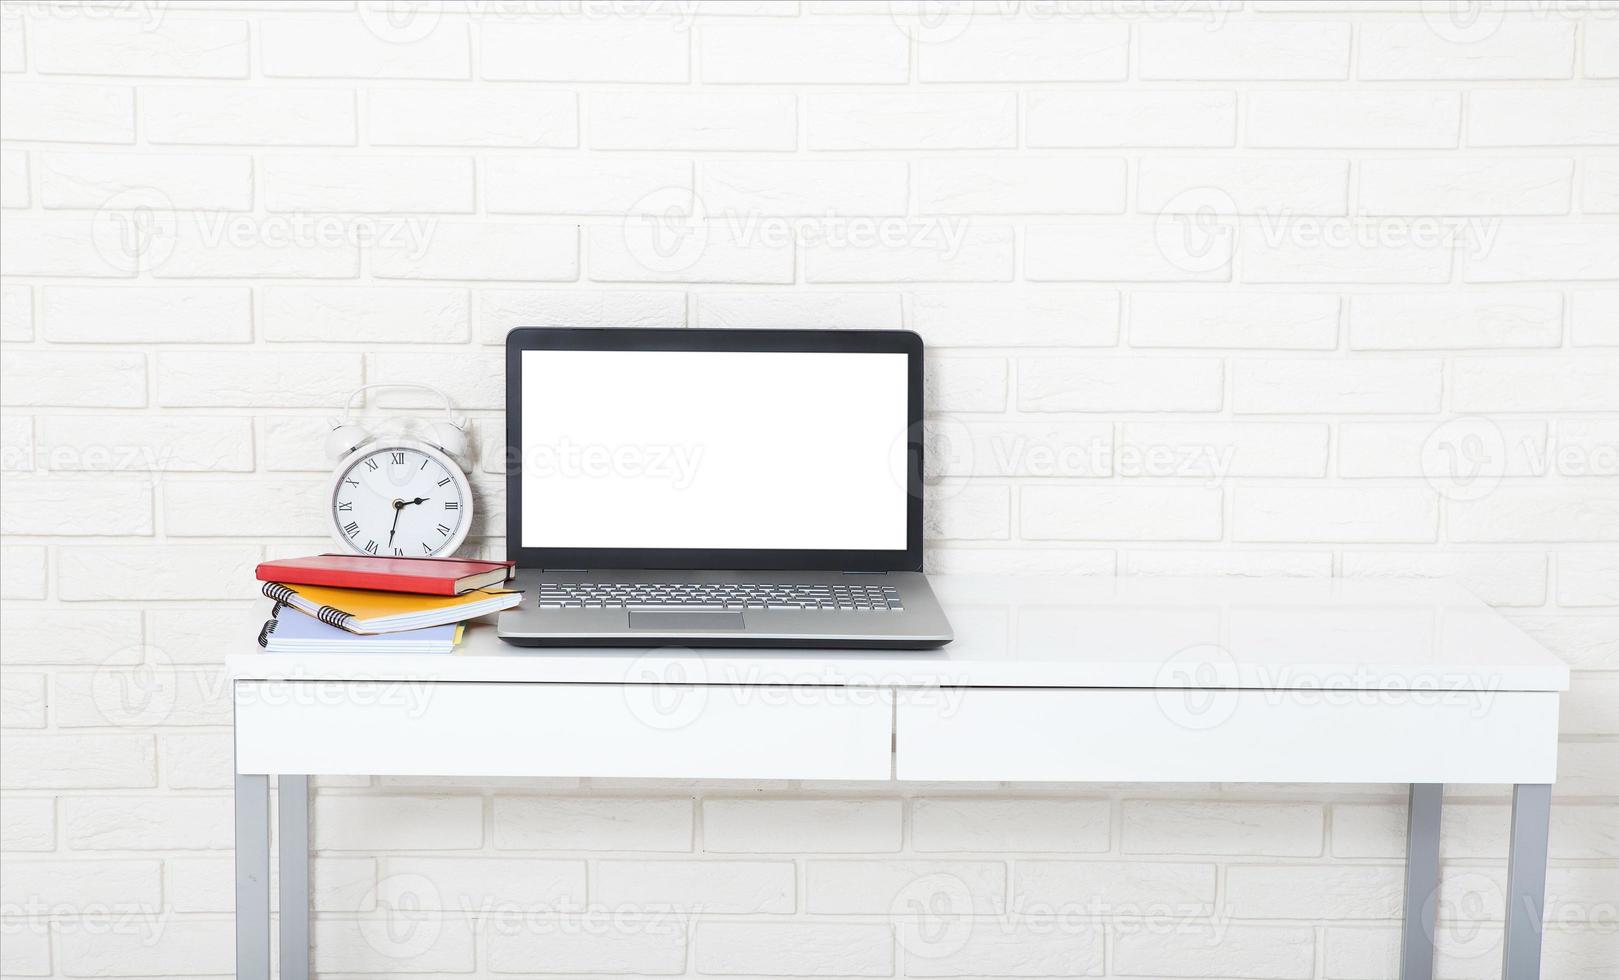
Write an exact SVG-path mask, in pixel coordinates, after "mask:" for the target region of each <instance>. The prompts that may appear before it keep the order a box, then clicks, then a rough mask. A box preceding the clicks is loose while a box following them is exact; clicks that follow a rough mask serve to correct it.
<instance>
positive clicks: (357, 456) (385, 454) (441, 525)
mask: <svg viewBox="0 0 1619 980" xmlns="http://www.w3.org/2000/svg"><path fill="white" fill-rule="evenodd" d="M372 388H416V389H421V390H425V391H431V392H433V393H434V394H436V395H438V396H439V397H440V398H442V399H443V400H444V418H443V419H441V420H438V421H433V422H424V424H423V429H424V432H423V433H422V435H421V438H407V437H404V436H389V435H381V434H377V433H375V432H373V431H372V430H371V429H368V428H366V427H365V426H363V425H361V424H360V423H358V422H354V421H351V420H350V418H349V413H350V412H351V411H352V410H353V407H354V399H355V398H356V397H357V396H359V395H361V394H363V393H364V392H366V391H368V390H370V389H372ZM331 426H332V429H331V431H330V432H329V433H327V436H326V454H327V456H328V458H330V459H331V460H332V461H333V463H334V464H336V468H335V469H334V471H333V472H332V481H331V487H330V492H329V493H328V494H327V501H326V506H327V519H328V520H329V521H330V522H331V530H332V538H333V540H335V541H337V543H338V544H339V545H341V546H342V547H343V548H344V549H345V550H348V551H352V552H354V553H355V554H361V555H389V556H393V557H410V558H423V557H431V556H435V555H448V554H451V553H453V552H454V551H455V549H456V548H458V547H460V546H461V542H463V541H465V540H466V537H467V531H468V529H469V528H470V527H471V526H472V485H471V484H470V483H469V482H468V481H467V475H466V473H465V471H464V470H463V469H462V463H461V460H462V459H464V458H465V456H466V450H467V434H466V421H465V420H464V419H461V420H458V419H456V418H455V417H454V415H453V414H452V411H451V406H450V398H449V396H448V395H446V394H445V393H444V392H442V391H439V390H438V389H437V388H434V387H432V386H431V385H417V384H405V385H394V384H373V385H363V386H361V387H360V388H357V389H355V391H354V394H352V395H350V396H349V400H348V403H347V404H346V406H345V407H344V410H343V417H342V418H341V419H333V420H332V421H331Z"/></svg>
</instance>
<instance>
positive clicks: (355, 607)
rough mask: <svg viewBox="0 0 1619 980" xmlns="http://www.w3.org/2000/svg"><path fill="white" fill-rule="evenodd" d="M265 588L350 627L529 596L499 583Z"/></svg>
mask: <svg viewBox="0 0 1619 980" xmlns="http://www.w3.org/2000/svg"><path fill="white" fill-rule="evenodd" d="M264 594H265V595H267V596H269V597H270V598H272V599H274V600H275V601H276V602H284V603H286V604H287V605H289V606H291V607H292V608H294V609H296V610H298V611H299V612H301V613H305V614H307V615H310V616H313V617H315V618H316V619H318V620H320V621H321V622H323V623H325V624H327V625H328V626H336V627H337V628H339V629H345V630H348V631H349V632H350V633H397V632H400V631H401V630H418V629H424V628H426V627H428V626H442V625H444V624H445V623H458V622H460V621H461V620H463V619H472V618H474V617H477V616H486V615H488V614H489V613H492V612H499V611H500V610H502V609H510V608H512V607H513V606H515V605H517V604H518V603H520V602H522V601H523V593H521V592H512V591H509V590H506V589H499V588H494V587H490V588H487V589H475V590H473V591H471V592H468V593H466V594H465V595H454V596H448V595H443V596H441V595H416V594H415V593H411V592H374V591H371V590H369V589H336V588H332V587H330V586H325V585H282V584H281V583H279V582H266V583H264Z"/></svg>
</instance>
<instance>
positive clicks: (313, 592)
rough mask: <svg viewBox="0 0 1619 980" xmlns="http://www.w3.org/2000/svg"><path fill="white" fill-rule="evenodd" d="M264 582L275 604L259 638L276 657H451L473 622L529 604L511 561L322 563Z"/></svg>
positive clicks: (280, 565) (343, 559)
mask: <svg viewBox="0 0 1619 980" xmlns="http://www.w3.org/2000/svg"><path fill="white" fill-rule="evenodd" d="M257 574H258V578H259V581H261V582H263V583H264V586H263V591H264V594H265V595H267V596H269V597H270V598H271V599H273V600H275V610H274V613H273V614H272V615H273V618H271V619H270V620H268V621H267V622H265V624H264V628H263V629H261V630H260V631H259V645H260V646H262V647H264V648H265V649H267V650H269V651H271V652H272V653H293V652H299V653H358V652H376V653H448V652H450V651H451V650H453V649H455V645H456V643H458V642H459V641H460V639H461V633H462V629H463V626H462V624H463V623H465V621H466V620H469V619H474V618H476V617H478V616H485V615H488V614H489V613H494V612H499V611H500V610H502V609H510V608H511V607H513V606H515V605H517V604H518V603H519V602H522V601H523V594H522V593H521V592H516V591H512V590H510V589H507V588H504V585H505V583H507V582H509V581H511V577H512V574H513V563H512V562H506V561H470V560H466V559H461V558H383V557H372V556H369V555H316V556H314V557H312V558H288V559H283V560H281V561H267V562H264V563H263V564H261V565H259V567H258V573H257Z"/></svg>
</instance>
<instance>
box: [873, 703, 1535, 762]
mask: <svg viewBox="0 0 1619 980" xmlns="http://www.w3.org/2000/svg"><path fill="white" fill-rule="evenodd" d="M895 718H896V727H895V742H894V745H895V772H896V774H897V775H898V777H899V778H900V779H926V780H991V781H995V780H1025V781H1031V782H1038V781H1062V782H1068V781H1072V782H1087V781H1100V782H1301V783H1308V782H1342V783H1469V782H1474V783H1550V782H1553V781H1555V778H1556V771H1557V694H1556V693H1555V692H1521V691H1519V692H1487V691H1486V692H1466V693H1440V692H1433V691H1429V692H1422V691H1418V692H1364V691H1331V690H1329V691H1321V690H1315V691H1260V690H1241V691H1235V690H1227V691H1179V690H1165V691H1152V690H1141V689H1086V690H1078V689H1070V690H1052V689H1016V688H1014V689H1007V688H997V689H988V688H983V689H967V688H954V689H944V690H938V691H907V692H901V693H900V694H899V704H898V706H897V708H896V714H895Z"/></svg>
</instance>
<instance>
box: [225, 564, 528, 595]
mask: <svg viewBox="0 0 1619 980" xmlns="http://www.w3.org/2000/svg"><path fill="white" fill-rule="evenodd" d="M516 564H517V563H516V562H511V561H475V560H472V559H467V558H385V557H381V556H377V557H372V556H370V555H314V556H312V557H309V558H282V559H280V560H279V561H267V562H263V563H261V564H260V565H259V567H258V570H257V572H256V574H257V575H258V579H259V581H261V582H280V583H282V584H283V585H325V586H331V587H333V588H339V589H373V590H375V591H378V592H416V593H419V594H421V595H464V594H466V593H468V592H471V591H472V590H474V589H482V588H487V587H488V586H491V585H499V584H501V583H502V582H507V581H510V580H511V578H512V575H513V574H515V572H514V568H515V566H516Z"/></svg>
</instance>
